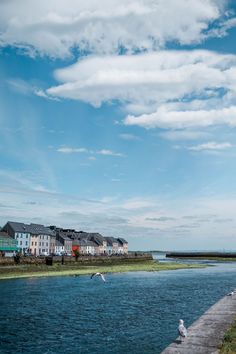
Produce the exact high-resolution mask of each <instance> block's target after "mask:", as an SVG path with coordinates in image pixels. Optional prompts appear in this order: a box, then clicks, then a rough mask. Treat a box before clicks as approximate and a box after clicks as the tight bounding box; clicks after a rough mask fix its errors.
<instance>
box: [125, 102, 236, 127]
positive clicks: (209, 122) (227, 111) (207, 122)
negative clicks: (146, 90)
mask: <svg viewBox="0 0 236 354" xmlns="http://www.w3.org/2000/svg"><path fill="white" fill-rule="evenodd" d="M124 122H125V124H126V125H139V126H141V127H144V128H147V129H150V128H164V129H184V128H194V127H198V128H204V127H209V126H213V125H223V124H226V125H228V126H231V127H234V126H236V106H231V107H228V108H222V109H211V110H199V111H168V110H167V109H166V108H165V107H161V108H159V109H158V110H157V111H156V112H155V113H152V114H143V115H141V116H138V117H136V116H131V115H129V116H127V117H126V119H125V121H124Z"/></svg>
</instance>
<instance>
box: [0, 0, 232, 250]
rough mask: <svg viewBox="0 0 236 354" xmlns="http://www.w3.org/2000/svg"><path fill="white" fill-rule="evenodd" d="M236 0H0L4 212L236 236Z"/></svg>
mask: <svg viewBox="0 0 236 354" xmlns="http://www.w3.org/2000/svg"><path fill="white" fill-rule="evenodd" d="M235 36H236V3H235V2H234V1H227V0H198V1H195V0H178V1H176V0H100V1H95V0H87V1H86V2H84V1H82V0H81V1H78V0H59V1H58V0H47V1H46V0H41V1H40V2H32V1H31V0H21V1H17V0H7V1H6V0H2V1H1V2H0V225H1V226H3V225H4V224H5V223H6V222H7V221H8V220H11V221H19V222H25V223H30V222H33V223H40V224H44V225H57V226H60V227H70V228H75V229H76V230H83V231H89V232H100V233H101V234H102V235H104V236H114V237H123V238H125V239H127V241H128V242H129V248H130V249H131V250H236V215H235V211H236V179H235V175H236V164H235V159H236V138H235V137H236V135H235V134H236V96H235V94H236V41H235Z"/></svg>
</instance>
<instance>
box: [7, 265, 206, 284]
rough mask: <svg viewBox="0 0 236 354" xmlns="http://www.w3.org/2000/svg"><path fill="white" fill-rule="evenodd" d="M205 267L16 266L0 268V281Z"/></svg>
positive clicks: (203, 266) (199, 266)
mask: <svg viewBox="0 0 236 354" xmlns="http://www.w3.org/2000/svg"><path fill="white" fill-rule="evenodd" d="M206 267H207V265H201V264H198V265H196V264H175V263H159V262H156V261H153V260H150V261H144V262H138V263H128V264H127V263H125V264H119V265H117V264H114V265H111V264H109V265H83V266H81V265H78V266H77V267H76V266H75V265H74V266H70V265H59V264H57V265H55V266H46V265H31V266H28V265H22V266H21V265H18V266H12V267H6V266H5V267H1V268H0V280H7V279H18V278H32V277H51V276H73V275H78V276H79V275H88V274H92V273H96V272H100V273H104V274H106V273H126V272H138V271H145V272H157V271H165V270H178V269H196V268H206Z"/></svg>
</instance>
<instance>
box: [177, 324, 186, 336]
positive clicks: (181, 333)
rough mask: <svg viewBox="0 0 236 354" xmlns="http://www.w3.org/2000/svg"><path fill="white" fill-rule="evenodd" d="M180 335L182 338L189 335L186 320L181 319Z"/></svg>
mask: <svg viewBox="0 0 236 354" xmlns="http://www.w3.org/2000/svg"><path fill="white" fill-rule="evenodd" d="M178 331H179V335H180V337H182V338H185V337H187V329H186V328H185V327H184V321H183V320H179V327H178Z"/></svg>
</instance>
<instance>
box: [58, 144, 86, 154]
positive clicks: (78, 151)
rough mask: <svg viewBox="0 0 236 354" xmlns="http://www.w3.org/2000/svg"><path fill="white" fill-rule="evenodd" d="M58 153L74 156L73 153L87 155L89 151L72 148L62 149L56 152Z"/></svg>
mask: <svg viewBox="0 0 236 354" xmlns="http://www.w3.org/2000/svg"><path fill="white" fill-rule="evenodd" d="M56 151H57V152H61V153H63V154H73V153H84V152H85V153H87V152H88V150H87V149H85V148H72V147H66V146H64V147H60V148H58V149H57V150H56Z"/></svg>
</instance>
